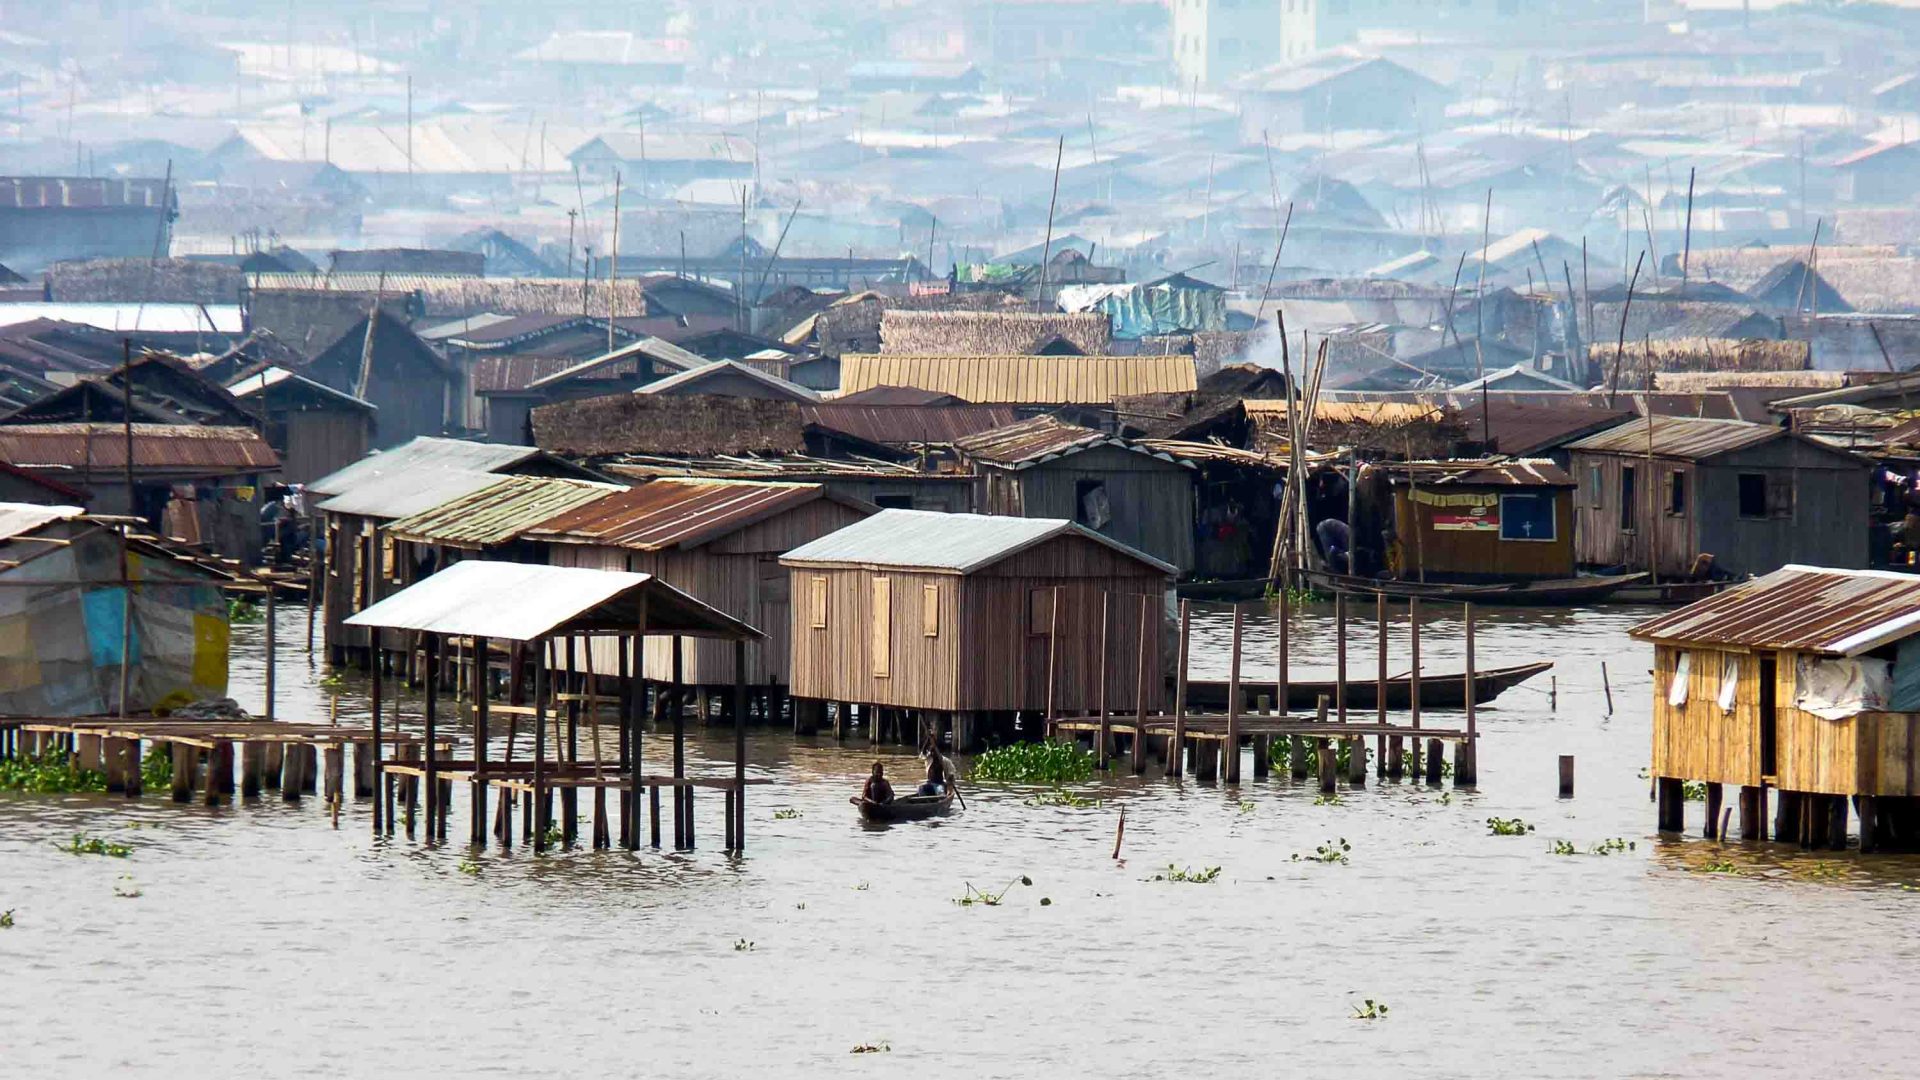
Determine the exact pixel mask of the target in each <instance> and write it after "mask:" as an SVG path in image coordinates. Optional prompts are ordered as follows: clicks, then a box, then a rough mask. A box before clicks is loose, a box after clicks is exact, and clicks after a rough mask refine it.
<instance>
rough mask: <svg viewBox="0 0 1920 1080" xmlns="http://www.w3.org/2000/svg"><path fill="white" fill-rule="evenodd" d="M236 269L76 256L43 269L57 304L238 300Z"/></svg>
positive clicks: (175, 261) (239, 278)
mask: <svg viewBox="0 0 1920 1080" xmlns="http://www.w3.org/2000/svg"><path fill="white" fill-rule="evenodd" d="M241 281H242V275H241V273H240V270H239V269H238V268H237V267H232V266H220V265H218V264H215V263H204V262H190V261H188V260H186V259H80V260H72V261H67V262H57V263H54V264H53V265H52V266H51V267H49V268H48V269H47V288H48V298H49V299H51V300H53V301H54V302H56V303H140V302H142V301H144V302H147V303H153V304H237V303H239V302H240V284H241Z"/></svg>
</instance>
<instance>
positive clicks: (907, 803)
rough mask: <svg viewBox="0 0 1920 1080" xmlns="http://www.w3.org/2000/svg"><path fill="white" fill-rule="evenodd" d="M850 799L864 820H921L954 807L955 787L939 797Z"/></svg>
mask: <svg viewBox="0 0 1920 1080" xmlns="http://www.w3.org/2000/svg"><path fill="white" fill-rule="evenodd" d="M849 801H850V802H852V803H853V804H854V805H856V806H858V807H859V808H860V818H861V820H863V821H872V822H876V823H886V822H893V821H920V820H922V819H924V818H930V817H938V816H940V815H941V814H944V813H946V812H947V811H949V810H951V809H953V789H952V788H951V787H949V788H948V789H947V790H946V792H945V794H942V795H941V796H940V797H938V798H930V797H928V796H924V795H907V796H903V797H901V798H898V799H895V800H893V801H892V802H884V803H877V802H872V801H870V800H867V799H861V798H854V799H851V800H849Z"/></svg>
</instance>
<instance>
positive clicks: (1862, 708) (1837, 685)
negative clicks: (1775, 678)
mask: <svg viewBox="0 0 1920 1080" xmlns="http://www.w3.org/2000/svg"><path fill="white" fill-rule="evenodd" d="M1892 692H1893V672H1892V665H1890V664H1888V663H1887V662H1886V661H1885V660H1865V659H1862V660H1846V659H1822V658H1820V657H1814V656H1805V655H1803V656H1801V657H1800V659H1799V662H1798V663H1797V664H1796V665H1795V667H1794V693H1793V707H1794V708H1796V709H1799V710H1800V711H1801V712H1810V713H1812V714H1813V715H1815V716H1821V717H1825V718H1826V719H1828V720H1845V719H1846V718H1847V717H1849V716H1853V715H1854V714H1856V713H1863V712H1875V711H1881V710H1884V709H1886V707H1887V701H1888V699H1889V698H1890V697H1891V695H1892Z"/></svg>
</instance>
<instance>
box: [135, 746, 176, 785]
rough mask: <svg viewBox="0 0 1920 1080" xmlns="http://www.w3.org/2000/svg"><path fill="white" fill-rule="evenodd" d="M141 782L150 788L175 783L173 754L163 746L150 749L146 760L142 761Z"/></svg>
mask: <svg viewBox="0 0 1920 1080" xmlns="http://www.w3.org/2000/svg"><path fill="white" fill-rule="evenodd" d="M140 783H141V785H142V786H143V787H150V788H163V787H168V786H170V785H171V784H172V783H173V754H172V753H170V752H169V751H167V750H166V749H165V748H163V747H158V746H156V747H153V748H151V749H149V750H148V751H147V757H146V760H144V761H142V762H141V763H140Z"/></svg>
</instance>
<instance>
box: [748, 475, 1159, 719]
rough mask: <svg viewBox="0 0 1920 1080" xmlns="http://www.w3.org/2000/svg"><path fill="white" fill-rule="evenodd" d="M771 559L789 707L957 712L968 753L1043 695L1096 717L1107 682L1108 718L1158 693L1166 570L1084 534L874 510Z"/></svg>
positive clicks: (1052, 525)
mask: <svg viewBox="0 0 1920 1080" xmlns="http://www.w3.org/2000/svg"><path fill="white" fill-rule="evenodd" d="M780 562H781V565H783V566H786V567H787V568H789V569H790V570H791V571H792V579H791V586H790V588H791V592H792V596H793V605H792V607H793V616H792V624H791V625H792V631H791V633H792V641H793V645H792V684H791V685H792V693H793V696H794V697H795V698H796V699H797V700H799V699H805V700H812V701H834V702H840V703H843V704H845V703H854V704H859V705H862V706H866V707H876V706H877V707H882V708H896V709H904V710H909V711H915V712H918V713H921V714H922V718H923V719H924V718H925V714H927V713H929V712H931V713H934V714H936V716H935V717H934V719H936V720H937V719H938V716H937V714H943V713H952V714H955V717H954V718H955V720H956V721H957V722H956V723H955V725H954V730H955V732H956V739H957V742H958V743H960V744H961V745H963V746H964V745H965V744H966V743H968V742H970V741H971V740H970V739H969V738H967V737H966V734H965V733H967V732H977V731H980V730H982V725H983V724H984V723H986V722H988V721H991V720H995V719H1004V718H1006V717H1007V716H1010V715H1011V714H1014V713H1017V712H1023V711H1040V710H1044V709H1046V708H1047V707H1048V703H1049V700H1050V699H1049V694H1051V695H1052V697H1051V701H1052V703H1053V705H1054V707H1056V708H1057V709H1060V710H1062V711H1068V712H1072V711H1084V710H1090V709H1096V708H1098V707H1099V705H1100V701H1101V692H1100V679H1101V676H1102V674H1104V675H1105V676H1106V700H1107V702H1108V704H1109V705H1110V706H1111V707H1113V708H1115V709H1120V710H1131V709H1136V708H1141V707H1144V708H1147V709H1156V708H1159V707H1160V704H1161V702H1162V699H1163V698H1164V697H1165V689H1166V688H1165V682H1164V679H1163V678H1162V675H1161V672H1162V670H1163V669H1162V667H1161V663H1160V648H1161V634H1160V633H1159V628H1160V625H1161V622H1162V619H1163V605H1164V595H1165V592H1166V590H1167V589H1168V588H1169V587H1170V586H1171V585H1172V584H1173V577H1174V574H1175V573H1176V571H1175V568H1174V567H1173V565H1172V564H1171V563H1167V562H1163V561H1161V560H1160V559H1156V558H1154V557H1153V556H1151V555H1147V554H1145V553H1143V552H1140V551H1136V550H1135V549H1133V548H1130V547H1128V546H1126V545H1125V544H1122V543H1120V542H1119V541H1117V540H1114V539H1111V538H1110V537H1107V536H1103V535H1102V534H1100V533H1098V532H1095V531H1094V530H1092V529H1089V528H1087V527H1086V526H1084V525H1078V524H1075V523H1074V522H1071V521H1065V520H1060V519H1049V518H1016V517H987V516H983V515H976V514H937V513H930V512H927V511H922V510H882V511H881V512H879V513H878V514H875V515H874V516H872V517H869V518H867V519H866V520H864V521H861V522H859V523H857V524H854V525H850V526H848V527H847V528H844V529H841V530H839V531H838V532H835V533H832V534H829V535H827V536H824V537H821V538H820V539H818V540H815V541H813V542H812V543H810V544H805V545H803V546H801V547H799V548H796V549H795V550H793V551H791V552H788V553H787V555H786V556H785V557H784V558H782V559H781V560H780ZM1056 600H1057V609H1056ZM1103 604H1104V607H1105V610H1106V613H1107V626H1106V628H1105V629H1104V630H1103V628H1102V625H1101V615H1102V609H1103ZM1143 632H1144V634H1145V637H1146V640H1145V641H1144V642H1142V641H1141V635H1142V633H1143ZM1103 644H1104V648H1103ZM1114 658H1122V659H1114ZM1143 673H1144V678H1143V677H1142V676H1143Z"/></svg>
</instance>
